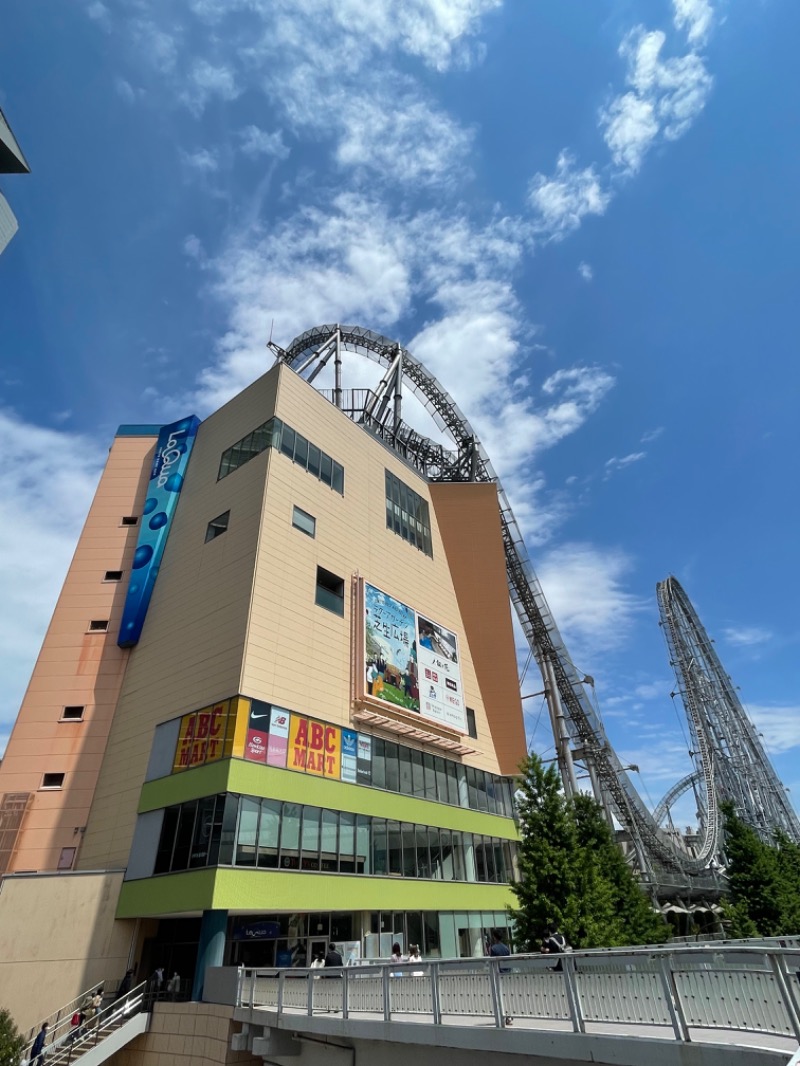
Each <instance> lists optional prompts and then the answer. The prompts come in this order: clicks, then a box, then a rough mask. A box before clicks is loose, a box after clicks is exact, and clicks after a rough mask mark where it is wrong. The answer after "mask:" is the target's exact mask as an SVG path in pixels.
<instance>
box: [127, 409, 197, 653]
mask: <svg viewBox="0 0 800 1066" xmlns="http://www.w3.org/2000/svg"><path fill="white" fill-rule="evenodd" d="M199 425H200V419H199V418H197V416H196V415H189V416H188V418H182V419H181V420H180V421H179V422H173V423H172V425H169V426H164V427H163V428H162V430H161V432H160V433H159V435H158V441H157V443H156V454H155V457H154V459H153V466H152V469H151V471H150V483H149V485H148V488H147V499H146V500H145V505H144V513H143V515H142V519H141V524H140V527H139V539H138V541H137V543H136V551H135V553H134V556H133V565H132V566H131V578H130V582H129V584H128V594H127V596H126V598H125V606H124V607H123V610H122V622H121V623H120V627H119V638H118V640H117V644H118V645H119V646H120V648H132V647H133V646H134V645H135V644H138V642H139V637H140V636H141V635H142V626H143V625H144V620H145V616H146V614H147V608H148V607H149V606H150V598H151V596H152V595H153V586H154V585H155V583H156V578H157V577H158V570H159V567H160V566H161V559H162V557H163V555H164V546H165V545H166V543H167V536H168V535H169V531H170V528H171V526H172V519H173V518H174V516H175V508H176V507H177V506H178V496H179V495H180V491H181V489H182V488H183V478H184V475H185V473H186V467H187V465H188V463H189V456H190V455H191V452H192V447H193V445H194V441H195V437H196V436H197V427H198V426H199Z"/></svg>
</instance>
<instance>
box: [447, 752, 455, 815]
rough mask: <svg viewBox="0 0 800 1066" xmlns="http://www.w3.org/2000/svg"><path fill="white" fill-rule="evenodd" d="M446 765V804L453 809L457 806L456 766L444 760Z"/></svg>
mask: <svg viewBox="0 0 800 1066" xmlns="http://www.w3.org/2000/svg"><path fill="white" fill-rule="evenodd" d="M445 763H446V764H447V802H448V803H452V804H453V806H454V807H457V806H458V774H457V768H456V764H455V763H454V762H451V761H450V759H445Z"/></svg>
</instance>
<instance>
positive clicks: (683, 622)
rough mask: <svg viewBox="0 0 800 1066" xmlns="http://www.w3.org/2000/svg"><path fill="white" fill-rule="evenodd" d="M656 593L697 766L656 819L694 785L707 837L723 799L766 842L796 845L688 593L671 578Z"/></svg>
mask: <svg viewBox="0 0 800 1066" xmlns="http://www.w3.org/2000/svg"><path fill="white" fill-rule="evenodd" d="M656 595H657V597H658V606H659V610H660V612H661V625H662V626H663V628H664V635H665V637H666V640H667V647H668V648H669V653H670V665H671V666H672V667H673V669H674V670H675V676H676V678H677V682H678V692H679V693H680V696H681V699H682V700H683V704H684V706H685V708H686V717H687V719H688V722H689V731H690V738H691V752H690V754H691V757H692V759H693V761H694V765H695V769H694V773H692V774H689V775H688V776H687V777H685V778H683V780H682V781H679V782H678V783H677V784H676V785H674V786H673V788H672V789H670V791H669V792H668V793H667V795H666V796H665V797H664V798H663V799H662V801H661V803H660V804H659V805H658V807H657V808H656V810H655V811H654V817H655V818H656V820H657V821H659V822H660V821H661V820H663V818H664V817H665V816H666V815H668V812H669V808H670V807H671V805H672V804H673V803H674V801H675V800H676V799H677V797H678V796H679V795H681V794H682V793H683V792H686V791H688V790H689V789H690V788H694V789H695V795H696V798H697V800H698V814H699V817H700V820H701V823H703V824H705V825H706V826H707V827H708V831H709V833H710V834H711V835H713V834H714V833H717V834H718V833H719V828H718V826H719V811H718V804H719V803H722V802H724V801H727V802H730V803H732V804H733V807H734V810H735V812H736V814H737V816H738V817H739V818H741V819H742V821H744V822H746V823H747V824H748V825H749V826H751V827H752V828H753V829H755V830H756V832H757V833H759V835H760V836H761V837H762V838H763V839H764V840H766V841H771V840H773V839H774V836H775V833H776V831H777V832H781V833H783V834H785V835H786V836H787V837H788V838H789V839H790V840H792V841H794V842H795V843H800V820H799V819H798V817H797V815H796V814H795V811H794V809H793V807H792V805H791V803H790V802H789V799H788V796H787V794H786V790H785V789H784V787H783V785H782V784H781V781H780V779H779V777H778V775H777V774H776V773H775V770H774V769H773V766H772V764H771V763H770V761H769V757H768V756H767V753H766V751H765V750H764V745H763V744H762V743H761V739H760V737H759V734H758V732H757V731H756V729H755V727H754V725H753V723H752V722H751V721H750V719H749V718H748V717H747V714H746V712H745V710H744V707H742V704H741V701H740V700H739V697H738V696H737V695H736V690H735V689H734V687H733V685H732V684H731V679H730V678H729V677H728V675H727V674H726V673H725V670H724V668H723V666H722V663H721V662H720V661H719V657H718V655H717V653H716V651H715V650H714V646H713V642H712V641H711V640H710V638H709V636H708V634H707V633H706V631H705V629H704V628H703V625H702V623H701V622H700V619H699V618H698V616H697V612H696V611H695V609H694V607H693V606H692V604H691V602H690V600H689V597H688V596H687V595H686V593H685V592H684V590H683V589H682V588H681V586H680V584H679V582H678V581H677V580H676V578H674V577H668V578H667V579H666V581H660V582H659V583H658V585H657V586H656ZM673 695H674V694H673Z"/></svg>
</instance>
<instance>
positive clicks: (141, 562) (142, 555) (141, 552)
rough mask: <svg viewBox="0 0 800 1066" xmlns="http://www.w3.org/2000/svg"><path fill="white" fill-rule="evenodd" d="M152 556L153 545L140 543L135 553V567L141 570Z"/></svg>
mask: <svg viewBox="0 0 800 1066" xmlns="http://www.w3.org/2000/svg"><path fill="white" fill-rule="evenodd" d="M152 558H153V548H152V545H150V544H140V545H139V547H138V548H137V549H136V551H135V552H134V553H133V569H134V570H140V569H141V568H142V567H143V566H147V564H148V563H149V562H150V560H151V559H152Z"/></svg>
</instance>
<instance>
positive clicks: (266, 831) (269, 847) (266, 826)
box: [258, 799, 282, 870]
mask: <svg viewBox="0 0 800 1066" xmlns="http://www.w3.org/2000/svg"><path fill="white" fill-rule="evenodd" d="M281 807H282V804H281V802H280V800H270V799H263V800H262V801H261V824H260V825H259V829H258V865H259V866H264V867H266V868H267V869H271V870H274V869H275V868H276V867H277V865H278V843H279V839H280V830H281Z"/></svg>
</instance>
